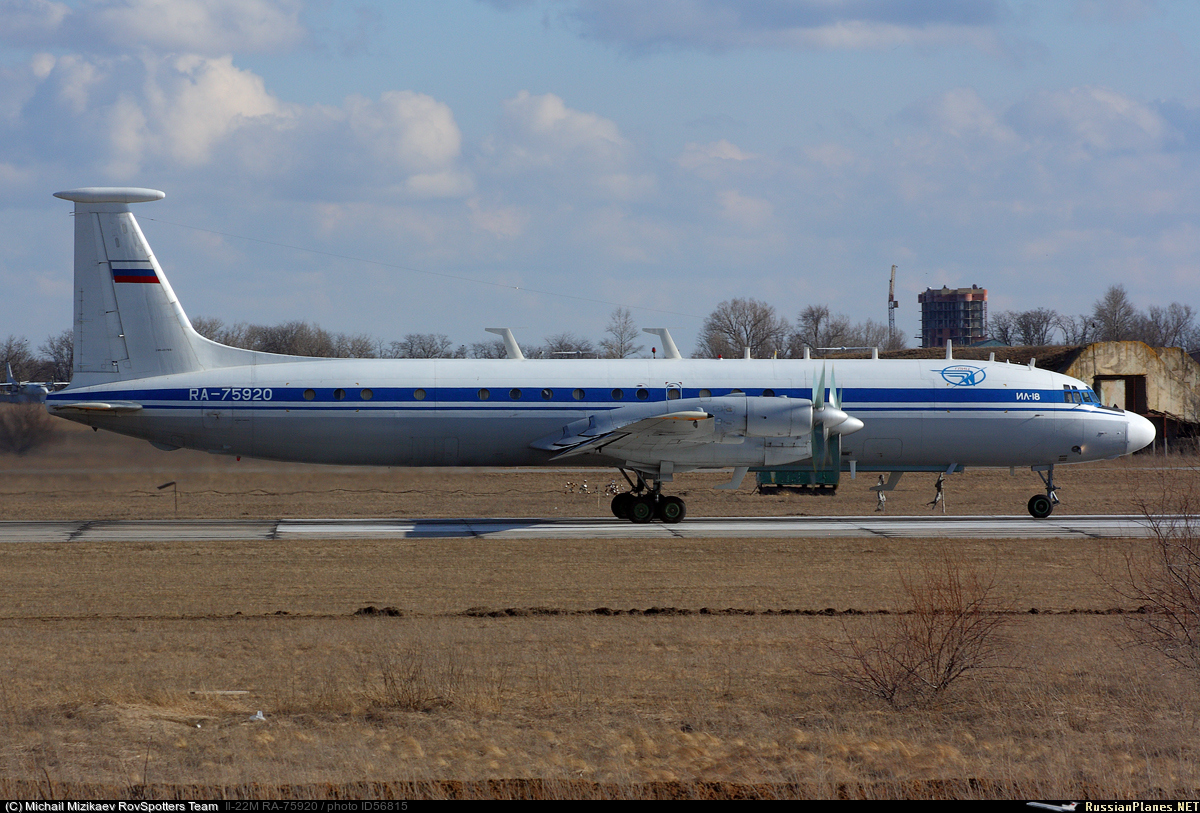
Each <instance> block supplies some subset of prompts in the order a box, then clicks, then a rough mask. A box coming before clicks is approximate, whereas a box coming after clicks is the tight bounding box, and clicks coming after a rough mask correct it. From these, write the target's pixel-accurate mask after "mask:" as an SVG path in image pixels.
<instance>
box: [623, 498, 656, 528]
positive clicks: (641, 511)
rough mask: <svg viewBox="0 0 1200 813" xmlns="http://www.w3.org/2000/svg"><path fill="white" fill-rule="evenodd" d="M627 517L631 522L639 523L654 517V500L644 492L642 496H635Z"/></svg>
mask: <svg viewBox="0 0 1200 813" xmlns="http://www.w3.org/2000/svg"><path fill="white" fill-rule="evenodd" d="M627 518H628V519H629V521H630V522H635V523H637V524H639V525H641V524H642V523H645V522H649V521H650V520H652V519H654V500H653V499H651V498H650V497H648V496H646V495H644V494H643V495H642V496H641V497H634V498H633V502H631V503H630V504H629V514H628V517H627Z"/></svg>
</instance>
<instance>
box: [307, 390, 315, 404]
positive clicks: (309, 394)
mask: <svg viewBox="0 0 1200 813" xmlns="http://www.w3.org/2000/svg"><path fill="white" fill-rule="evenodd" d="M316 397H317V391H316V390H305V391H304V400H305V401H311V400H312V399H314V398H316Z"/></svg>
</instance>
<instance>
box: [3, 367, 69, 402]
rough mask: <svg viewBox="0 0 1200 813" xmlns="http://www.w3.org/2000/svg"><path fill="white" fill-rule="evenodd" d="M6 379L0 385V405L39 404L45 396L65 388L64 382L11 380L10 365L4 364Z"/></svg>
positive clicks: (43, 400)
mask: <svg viewBox="0 0 1200 813" xmlns="http://www.w3.org/2000/svg"><path fill="white" fill-rule="evenodd" d="M4 372H5V375H6V379H5V382H4V384H2V385H0V388H2V389H3V392H0V404H41V403H44V402H45V400H46V396H47V395H49V394H50V392H51V391H52V390H54V389H55V388H57V387H65V386H67V382H65V381H41V382H39V381H17V379H15V378H13V371H12V365H11V364H9V363H7V362H5V364H4Z"/></svg>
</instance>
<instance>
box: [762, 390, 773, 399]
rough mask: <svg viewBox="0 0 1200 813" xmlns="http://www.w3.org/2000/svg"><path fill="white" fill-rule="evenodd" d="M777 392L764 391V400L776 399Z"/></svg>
mask: <svg viewBox="0 0 1200 813" xmlns="http://www.w3.org/2000/svg"><path fill="white" fill-rule="evenodd" d="M774 397H775V390H763V398H774Z"/></svg>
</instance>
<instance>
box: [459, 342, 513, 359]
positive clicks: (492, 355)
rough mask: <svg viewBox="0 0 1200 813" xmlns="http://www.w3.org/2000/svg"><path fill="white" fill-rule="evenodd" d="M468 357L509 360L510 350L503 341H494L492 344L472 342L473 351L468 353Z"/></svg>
mask: <svg viewBox="0 0 1200 813" xmlns="http://www.w3.org/2000/svg"><path fill="white" fill-rule="evenodd" d="M467 357H468V358H473V359H503V358H508V348H507V347H505V346H504V341H503V340H502V339H493V340H492V341H490V342H472V343H471V349H470V350H468V351H467Z"/></svg>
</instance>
